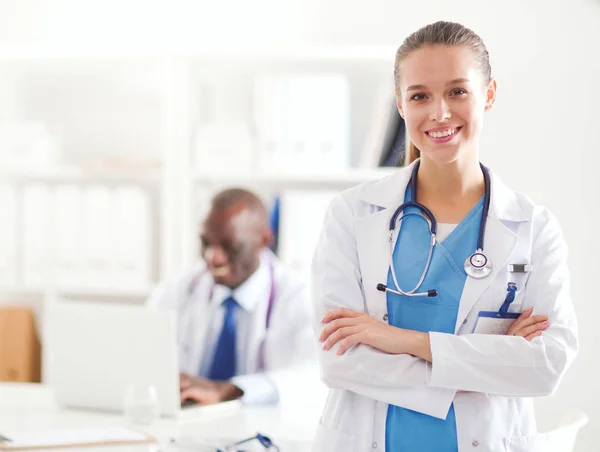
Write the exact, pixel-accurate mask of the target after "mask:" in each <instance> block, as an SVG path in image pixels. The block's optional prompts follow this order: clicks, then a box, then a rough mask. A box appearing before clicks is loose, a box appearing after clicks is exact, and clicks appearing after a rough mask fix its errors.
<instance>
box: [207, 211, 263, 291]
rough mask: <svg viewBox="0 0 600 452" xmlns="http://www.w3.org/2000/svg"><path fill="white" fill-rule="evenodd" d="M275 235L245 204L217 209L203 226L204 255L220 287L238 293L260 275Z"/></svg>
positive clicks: (257, 214)
mask: <svg viewBox="0 0 600 452" xmlns="http://www.w3.org/2000/svg"><path fill="white" fill-rule="evenodd" d="M270 240H271V231H270V230H269V229H268V228H266V227H264V221H262V218H261V217H260V214H259V213H257V212H255V211H252V209H249V208H247V206H245V205H244V204H243V203H236V204H233V205H229V206H226V207H220V208H213V209H212V210H211V212H210V213H209V215H208V217H207V218H206V220H205V221H204V223H203V225H202V230H201V233H200V245H201V255H202V257H203V259H204V260H205V261H206V264H207V268H208V271H209V272H210V273H211V275H212V277H213V279H214V281H215V282H216V283H217V284H222V285H224V286H227V287H229V288H231V289H235V288H236V287H238V286H239V285H240V284H242V283H243V282H244V281H246V279H248V278H249V277H250V276H251V275H252V273H254V272H255V271H256V269H257V268H258V265H259V262H260V254H261V251H262V250H263V249H264V248H265V247H266V246H268V245H269V243H270Z"/></svg>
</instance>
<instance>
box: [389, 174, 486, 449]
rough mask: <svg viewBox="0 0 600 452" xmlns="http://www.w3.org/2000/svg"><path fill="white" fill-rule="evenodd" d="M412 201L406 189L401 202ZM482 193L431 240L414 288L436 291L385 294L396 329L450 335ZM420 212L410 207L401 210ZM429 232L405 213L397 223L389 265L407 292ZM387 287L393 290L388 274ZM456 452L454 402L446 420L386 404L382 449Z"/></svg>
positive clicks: (472, 248)
mask: <svg viewBox="0 0 600 452" xmlns="http://www.w3.org/2000/svg"><path fill="white" fill-rule="evenodd" d="M410 199H411V188H410V186H409V187H407V190H406V195H405V202H407V201H408V200H410ZM482 211H483V197H482V198H481V200H480V201H479V202H478V203H477V204H476V205H475V207H473V209H471V211H470V212H469V213H468V214H467V216H466V217H465V218H464V219H463V221H462V222H461V223H460V224H459V225H458V226H457V227H456V228H455V229H454V231H452V232H451V233H450V235H449V236H448V237H447V238H446V239H445V240H444V241H443V242H442V243H436V244H435V247H434V249H433V255H432V257H431V264H430V267H429V271H428V272H427V275H426V276H425V279H424V281H423V284H422V285H421V287H420V288H419V289H418V290H417V292H424V291H426V290H428V289H436V290H437V292H438V295H437V296H436V297H426V296H423V297H407V296H404V295H397V294H393V293H390V292H387V309H388V322H389V324H390V325H393V326H397V327H399V328H405V329H411V330H417V331H422V332H429V331H436V332H441V333H449V334H454V329H455V326H456V317H457V316H458V306H459V303H460V298H461V296H462V292H463V289H464V286H465V281H466V278H467V274H466V273H465V270H464V268H463V263H464V261H465V260H466V259H467V257H469V256H470V255H471V254H472V253H473V252H474V251H475V249H476V248H477V237H478V233H479V224H480V221H481V215H482ZM408 212H414V213H417V214H420V211H419V209H416V208H409V209H407V210H406V212H405V213H408ZM430 241H431V235H430V233H429V227H428V225H427V223H426V222H425V221H423V218H417V217H416V216H415V215H409V216H407V217H406V218H404V219H403V220H402V221H401V223H400V231H399V234H398V239H397V240H396V245H395V247H394V252H393V257H392V259H393V263H394V269H395V271H396V277H397V279H398V284H399V285H400V288H401V289H402V290H404V291H409V290H412V289H413V288H414V287H415V285H416V284H417V283H418V282H419V279H420V278H421V274H422V272H423V270H424V268H425V264H426V263H427V256H428V254H429V243H430ZM387 285H388V287H390V288H395V285H394V280H393V279H392V274H391V272H389V271H388V279H387ZM417 451H418V452H458V440H457V434H456V417H455V414H454V404H452V405H451V407H450V411H449V412H448V416H447V417H446V419H445V420H442V419H438V418H434V417H432V416H428V415H426V414H423V413H419V412H416V411H412V410H408V409H406V408H402V407H399V406H395V405H389V408H388V413H387V419H386V452H417Z"/></svg>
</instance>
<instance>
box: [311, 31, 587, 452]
mask: <svg viewBox="0 0 600 452" xmlns="http://www.w3.org/2000/svg"><path fill="white" fill-rule="evenodd" d="M490 73H491V69H490V63H489V57H488V52H487V50H486V48H485V46H484V44H483V42H482V40H481V39H480V37H479V36H478V35H476V34H475V33H473V32H472V31H471V30H469V29H467V28H465V27H463V26H462V25H459V24H456V23H449V22H437V23H435V24H431V25H428V26H426V27H424V28H422V29H420V30H418V31H417V32H415V33H413V34H412V35H410V36H409V37H408V38H407V39H406V40H405V41H404V43H403V44H402V46H401V47H400V48H399V49H398V52H397V54H396V63H395V74H394V75H395V84H396V99H397V105H398V110H399V111H400V114H401V115H402V117H403V118H404V120H405V122H406V126H407V131H408V135H409V137H410V140H411V146H410V150H409V155H408V160H409V163H410V165H408V166H407V167H405V168H403V169H400V170H398V171H397V173H395V174H394V175H391V176H389V177H386V178H384V179H382V180H379V181H376V182H371V183H366V184H363V185H361V186H358V187H356V188H353V189H350V190H348V191H346V192H344V193H342V194H341V195H340V196H338V197H337V198H336V199H335V200H334V201H333V202H332V204H331V206H330V208H329V210H328V213H327V215H326V218H325V222H324V226H323V230H322V233H321V237H320V241H319V245H318V247H317V251H316V252H315V256H314V261H313V270H312V273H313V274H312V278H313V300H314V303H315V305H316V312H317V319H318V321H319V323H318V326H317V334H318V337H319V339H320V341H321V343H322V346H323V349H322V351H321V354H320V365H321V373H322V379H323V381H324V382H325V383H326V384H327V386H328V387H329V388H330V392H329V397H328V400H327V403H326V406H325V409H324V412H323V416H322V418H321V423H320V425H319V428H318V432H317V436H316V439H315V449H314V450H315V451H319V452H320V451H322V452H335V451H339V452H349V451H357V452H358V451H360V452H366V451H370V450H378V451H386V452H416V451H419V452H434V451H435V452H456V451H460V452H466V451H481V452H483V451H486V452H500V451H502V452H506V451H509V452H524V451H528V452H531V451H542V450H547V449H546V447H545V446H544V440H543V438H542V437H541V436H538V435H537V430H536V424H535V418H534V412H533V404H532V400H531V397H535V396H544V395H548V394H552V393H553V392H554V391H555V389H556V388H557V386H558V384H559V382H560V380H561V378H562V376H563V375H564V373H565V371H566V370H567V368H568V367H569V365H570V364H571V362H572V361H573V358H574V357H575V354H576V351H577V346H578V341H577V324H576V318H575V314H574V311H573V306H572V303H571V298H570V295H569V272H568V269H567V249H566V245H565V242H564V239H563V236H562V234H561V230H560V227H559V225H558V224H557V222H556V219H555V218H554V217H553V216H552V215H551V214H550V213H549V212H548V211H547V210H546V209H544V208H542V207H539V206H536V205H535V204H534V203H533V202H532V201H531V200H530V199H529V198H527V197H526V196H524V195H522V194H519V193H516V192H514V191H512V190H511V189H509V188H508V187H506V186H505V185H503V184H502V182H501V181H500V179H499V178H498V177H497V176H496V175H494V174H493V173H491V171H489V170H488V169H487V168H486V167H485V166H483V165H480V163H479V136H480V133H481V128H482V125H483V116H484V113H485V112H486V111H487V110H489V109H490V108H491V107H492V105H493V104H494V100H495V96H496V81H495V80H494V79H493V78H491V75H490ZM417 156H420V158H417ZM404 203H409V204H408V205H405V206H403V208H401V209H399V207H400V206H401V205H402V204H404ZM394 214H396V215H394ZM390 231H391V232H390ZM436 234H437V235H436ZM434 236H435V240H432V237H434ZM517 317H518V319H517V320H516V321H515V320H514V319H515V318H517ZM505 321H508V324H509V325H510V322H514V323H512V325H511V326H510V328H509V329H508V331H506V328H507V327H506V325H507V323H505ZM503 325H504V330H502V326H503ZM480 333H488V334H480ZM493 333H496V334H493Z"/></svg>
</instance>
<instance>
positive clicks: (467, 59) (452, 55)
mask: <svg viewBox="0 0 600 452" xmlns="http://www.w3.org/2000/svg"><path fill="white" fill-rule="evenodd" d="M399 75H400V83H399V85H398V86H399V92H396V100H397V104H398V110H399V111H400V114H401V115H402V117H403V118H404V120H405V122H406V127H407V130H408V135H409V137H410V140H411V141H412V142H413V143H414V144H415V145H416V147H417V148H419V150H420V151H421V155H422V157H423V158H429V159H431V160H433V161H436V162H437V163H440V164H444V163H451V162H454V161H456V160H457V159H459V158H463V157H464V156H467V155H469V156H473V155H476V153H477V150H478V142H479V136H480V133H481V129H482V126H483V114H484V112H485V111H487V110H489V109H490V108H491V107H492V105H493V103H494V100H495V97H496V82H495V81H494V80H493V79H491V80H487V79H486V77H485V76H484V74H483V73H482V71H481V69H480V65H479V63H478V61H477V58H476V55H475V53H474V52H473V51H472V50H471V49H470V48H469V47H467V46H453V47H449V46H444V45H426V46H424V47H422V48H420V49H418V50H415V51H413V52H411V53H409V54H408V55H407V56H406V57H405V58H404V59H403V60H402V61H401V63H400V71H399Z"/></svg>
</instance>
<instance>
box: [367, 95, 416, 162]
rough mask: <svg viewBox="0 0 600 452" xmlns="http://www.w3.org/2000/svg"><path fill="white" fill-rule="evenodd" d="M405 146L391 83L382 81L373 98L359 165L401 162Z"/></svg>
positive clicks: (404, 129)
mask: <svg viewBox="0 0 600 452" xmlns="http://www.w3.org/2000/svg"><path fill="white" fill-rule="evenodd" d="M405 146H406V125H405V123H404V120H403V119H402V117H401V116H400V113H399V112H398V107H397V105H396V98H395V96H394V90H393V87H392V86H389V84H387V83H386V84H384V85H382V87H381V89H380V94H379V95H378V96H377V100H376V101H375V107H374V109H373V120H372V123H371V126H370V130H369V131H368V134H367V138H366V141H365V146H364V148H363V151H362V155H361V158H360V166H361V167H362V168H376V167H379V166H402V165H403V162H404V151H405Z"/></svg>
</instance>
